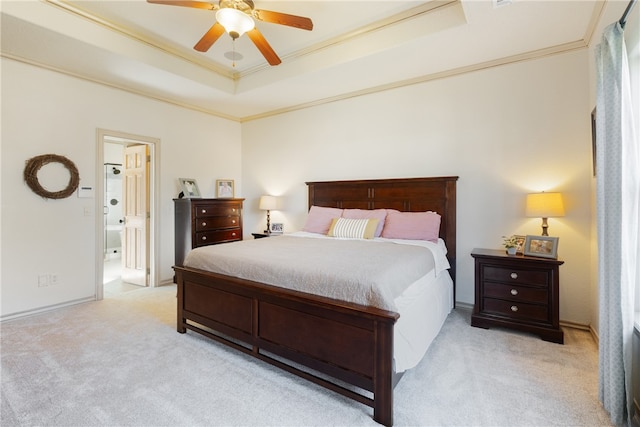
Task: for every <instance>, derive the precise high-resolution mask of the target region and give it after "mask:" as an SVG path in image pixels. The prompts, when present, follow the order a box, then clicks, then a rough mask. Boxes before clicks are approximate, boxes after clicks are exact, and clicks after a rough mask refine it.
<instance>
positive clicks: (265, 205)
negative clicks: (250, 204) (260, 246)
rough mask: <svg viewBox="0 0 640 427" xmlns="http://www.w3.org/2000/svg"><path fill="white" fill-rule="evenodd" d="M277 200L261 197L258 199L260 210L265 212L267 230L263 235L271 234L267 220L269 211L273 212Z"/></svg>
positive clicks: (273, 197) (270, 197)
mask: <svg viewBox="0 0 640 427" xmlns="http://www.w3.org/2000/svg"><path fill="white" fill-rule="evenodd" d="M277 204H278V200H277V199H276V197H275V196H262V197H260V206H259V208H260V210H263V211H267V229H266V230H265V233H267V234H270V233H271V224H270V219H269V211H272V210H275V209H276V208H277Z"/></svg>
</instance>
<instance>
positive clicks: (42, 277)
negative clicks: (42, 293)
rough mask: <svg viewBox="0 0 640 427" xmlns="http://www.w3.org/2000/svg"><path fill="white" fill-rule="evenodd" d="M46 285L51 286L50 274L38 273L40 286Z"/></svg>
mask: <svg viewBox="0 0 640 427" xmlns="http://www.w3.org/2000/svg"><path fill="white" fill-rule="evenodd" d="M45 286H49V275H48V274H39V275H38V287H39V288H44V287H45Z"/></svg>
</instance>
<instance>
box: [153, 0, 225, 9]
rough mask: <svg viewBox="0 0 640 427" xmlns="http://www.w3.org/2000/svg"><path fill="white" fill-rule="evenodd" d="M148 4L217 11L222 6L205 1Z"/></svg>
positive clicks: (173, 0) (161, 0)
mask: <svg viewBox="0 0 640 427" xmlns="http://www.w3.org/2000/svg"><path fill="white" fill-rule="evenodd" d="M147 3H153V4H166V5H168V6H182V7H192V8H195V9H206V10H216V9H219V8H220V6H218V5H217V4H211V3H207V2H203V1H181V0H147Z"/></svg>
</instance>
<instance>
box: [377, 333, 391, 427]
mask: <svg viewBox="0 0 640 427" xmlns="http://www.w3.org/2000/svg"><path fill="white" fill-rule="evenodd" d="M376 323H378V325H377V326H376V328H375V330H376V331H377V336H376V343H377V345H376V348H377V351H376V360H375V374H374V377H375V378H374V391H373V398H374V403H373V419H374V420H375V421H376V422H378V423H380V424H382V425H385V426H392V425H393V368H392V366H393V325H394V323H395V322H384V324H380V322H379V321H378V322H376Z"/></svg>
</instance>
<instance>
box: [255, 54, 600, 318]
mask: <svg viewBox="0 0 640 427" xmlns="http://www.w3.org/2000/svg"><path fill="white" fill-rule="evenodd" d="M588 65H589V64H588V51H587V50H586V49H585V50H582V51H577V52H572V53H567V54H563V55H557V56H551V57H547V58H544V59H540V60H535V61H525V62H521V63H516V64H511V65H507V66H502V67H497V68H492V69H488V70H484V71H478V72H474V73H470V74H465V75H462V76H457V77H451V78H446V79H442V80H436V81H432V82H427V83H423V84H418V85H414V86H410V87H404V88H400V89H394V90H389V91H386V92H381V93H376V94H371V95H366V96H362V97H358V98H352V99H347V100H343V101H339V102H335V103H331V104H326V105H322V106H317V107H313V108H309V109H305V110H300V111H295V112H291V113H287V114H282V115H279V116H275V117H270V118H265V119H261V120H256V121H251V122H247V123H244V124H243V126H242V151H243V156H242V170H243V185H244V196H245V197H246V198H247V202H246V205H245V206H246V209H245V229H246V232H251V231H258V230H261V229H262V228H264V222H265V219H264V213H263V212H261V211H258V210H257V203H258V202H257V200H258V197H259V196H260V195H261V194H274V195H282V196H283V199H284V201H283V209H282V211H279V212H274V213H273V214H272V219H271V220H272V222H284V224H285V231H292V230H296V229H300V228H301V227H302V225H303V224H304V219H305V214H306V208H307V193H306V186H305V184H304V182H305V181H315V180H339V179H361V178H362V179H366V178H393V177H421V176H445V175H457V176H459V177H460V179H459V181H458V242H457V244H458V254H457V258H458V264H457V280H458V283H457V292H458V293H457V298H458V300H459V301H460V302H463V303H466V304H473V302H474V285H473V262H472V258H471V256H470V252H471V250H472V249H473V248H474V247H487V248H499V247H500V243H501V236H503V235H508V234H540V232H541V228H540V223H541V220H540V219H532V218H525V216H524V201H525V195H526V193H528V192H537V191H543V190H547V191H560V192H562V193H563V194H564V197H565V207H566V211H567V215H566V216H565V217H563V218H553V219H550V220H549V223H550V229H549V230H550V234H551V235H552V236H559V237H560V242H559V255H560V258H562V259H563V260H564V261H565V265H564V266H562V267H561V273H560V301H561V302H560V318H561V319H562V320H565V321H571V322H576V323H580V324H589V323H590V320H591V313H590V304H589V300H590V296H589V284H590V274H591V271H590V262H591V260H590V252H589V248H590V241H591V238H592V236H591V229H590V221H591V213H590V185H591V136H590V120H589V117H590V116H589V114H590V110H591V109H590V108H589V87H588V85H589V79H588ZM327 84H331V82H327Z"/></svg>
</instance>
